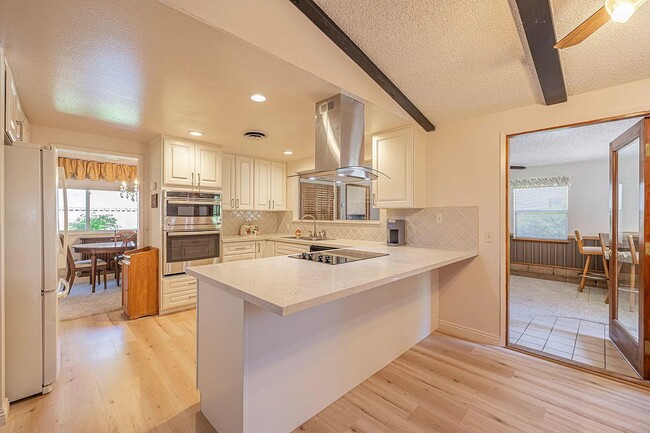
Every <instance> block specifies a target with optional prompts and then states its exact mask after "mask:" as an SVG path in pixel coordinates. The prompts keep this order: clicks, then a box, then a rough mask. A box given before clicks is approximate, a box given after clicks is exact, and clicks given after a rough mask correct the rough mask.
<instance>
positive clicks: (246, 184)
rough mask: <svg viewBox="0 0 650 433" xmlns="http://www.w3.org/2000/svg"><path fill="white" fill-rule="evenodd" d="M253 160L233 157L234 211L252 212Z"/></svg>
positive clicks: (245, 157)
mask: <svg viewBox="0 0 650 433" xmlns="http://www.w3.org/2000/svg"><path fill="white" fill-rule="evenodd" d="M253 179H254V164H253V158H249V157H247V156H239V155H237V156H235V209H237V210H253V196H254V194H253Z"/></svg>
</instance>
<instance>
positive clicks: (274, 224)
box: [221, 210, 290, 236]
mask: <svg viewBox="0 0 650 433" xmlns="http://www.w3.org/2000/svg"><path fill="white" fill-rule="evenodd" d="M285 213H287V212H261V211H253V210H232V211H231V210H227V211H224V212H223V222H222V224H221V233H222V234H223V235H224V236H235V235H238V234H239V228H240V227H241V226H242V224H257V225H258V226H259V228H260V231H261V233H262V234H269V233H279V230H278V226H279V222H280V220H281V219H282V217H283V216H284V214H285ZM289 213H290V212H289Z"/></svg>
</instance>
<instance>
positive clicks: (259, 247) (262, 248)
mask: <svg viewBox="0 0 650 433" xmlns="http://www.w3.org/2000/svg"><path fill="white" fill-rule="evenodd" d="M274 255H275V241H257V242H255V258H256V259H263V258H264V257H273V256H274Z"/></svg>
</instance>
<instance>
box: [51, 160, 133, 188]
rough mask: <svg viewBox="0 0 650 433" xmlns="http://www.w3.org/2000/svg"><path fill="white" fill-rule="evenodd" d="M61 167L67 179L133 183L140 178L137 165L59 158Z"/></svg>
mask: <svg viewBox="0 0 650 433" xmlns="http://www.w3.org/2000/svg"><path fill="white" fill-rule="evenodd" d="M59 167H63V170H64V172H65V177H66V179H77V180H84V179H90V180H101V181H105V182H122V181H126V182H133V181H134V180H135V179H136V178H137V177H138V167H136V166H135V165H125V164H115V163H113V162H99V161H87V160H85V159H72V158H63V157H59Z"/></svg>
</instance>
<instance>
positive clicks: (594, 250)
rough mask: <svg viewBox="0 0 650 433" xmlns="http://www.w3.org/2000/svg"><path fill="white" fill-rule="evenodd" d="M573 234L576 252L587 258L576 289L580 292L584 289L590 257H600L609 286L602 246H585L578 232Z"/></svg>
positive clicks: (607, 270)
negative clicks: (576, 245)
mask: <svg viewBox="0 0 650 433" xmlns="http://www.w3.org/2000/svg"><path fill="white" fill-rule="evenodd" d="M574 233H575V238H576V242H577V243H578V251H580V254H582V255H583V256H587V260H586V261H585V267H584V269H583V271H582V278H581V279H580V287H579V288H578V290H579V291H581V292H582V291H583V290H584V288H585V284H586V283H587V278H588V277H589V265H590V264H591V257H593V256H600V257H601V259H602V261H603V266H604V267H605V278H606V279H607V281H608V284H609V269H608V268H607V260H606V259H605V251H604V250H603V248H602V246H599V247H590V246H585V244H584V241H583V239H582V235H581V234H580V231H579V230H576V231H575V232H574Z"/></svg>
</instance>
